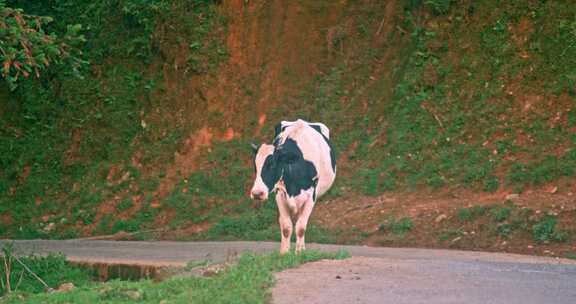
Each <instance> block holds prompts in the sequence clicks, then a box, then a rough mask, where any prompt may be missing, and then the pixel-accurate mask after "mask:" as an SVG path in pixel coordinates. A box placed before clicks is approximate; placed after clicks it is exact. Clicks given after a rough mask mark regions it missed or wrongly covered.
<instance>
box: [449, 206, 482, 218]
mask: <svg viewBox="0 0 576 304" xmlns="http://www.w3.org/2000/svg"><path fill="white" fill-rule="evenodd" d="M486 211H487V208H486V207H485V206H473V207H469V208H462V209H459V210H458V211H457V212H456V217H457V218H458V220H460V221H461V222H468V221H473V220H475V219H477V218H479V217H481V216H483V215H484V214H485V213H486Z"/></svg>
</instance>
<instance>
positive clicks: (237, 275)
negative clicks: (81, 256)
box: [0, 251, 349, 304]
mask: <svg viewBox="0 0 576 304" xmlns="http://www.w3.org/2000/svg"><path fill="white" fill-rule="evenodd" d="M347 257H349V254H348V253H346V252H338V253H322V252H319V251H304V252H302V253H300V254H294V253H289V254H286V255H280V254H278V253H272V254H267V255H254V254H243V255H242V256H241V257H240V259H239V260H238V263H237V264H236V265H234V266H232V267H230V268H229V269H227V270H225V271H223V272H222V273H219V274H217V275H216V276H213V277H173V278H169V279H167V280H165V281H162V282H152V281H140V282H123V281H113V282H109V283H104V284H99V285H93V286H89V287H83V288H78V289H75V290H72V291H69V292H65V293H58V294H38V295H30V294H18V295H13V296H11V297H8V298H5V299H3V300H0V303H6V304H9V303H21V302H22V298H20V297H24V299H25V301H26V303H31V304H34V303H43V304H44V303H46V304H50V303H155V304H157V303H159V302H160V301H163V300H164V301H167V302H168V303H250V304H255V303H268V302H269V301H270V296H271V294H270V288H271V287H272V285H273V284H274V277H273V273H274V272H277V271H281V270H283V269H286V268H291V267H295V266H298V265H300V264H303V263H307V262H313V261H317V260H321V259H344V258H347Z"/></svg>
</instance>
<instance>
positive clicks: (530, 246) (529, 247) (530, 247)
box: [526, 245, 534, 249]
mask: <svg viewBox="0 0 576 304" xmlns="http://www.w3.org/2000/svg"><path fill="white" fill-rule="evenodd" d="M526 248H528V249H532V248H534V246H532V245H528V246H526Z"/></svg>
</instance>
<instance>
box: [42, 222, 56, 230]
mask: <svg viewBox="0 0 576 304" xmlns="http://www.w3.org/2000/svg"><path fill="white" fill-rule="evenodd" d="M54 227H56V224H54V223H49V224H48V225H46V227H44V229H42V230H44V232H50V231H52V230H54Z"/></svg>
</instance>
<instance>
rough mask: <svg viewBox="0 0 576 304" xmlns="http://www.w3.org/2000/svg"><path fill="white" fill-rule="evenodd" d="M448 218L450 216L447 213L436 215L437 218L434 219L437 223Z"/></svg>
mask: <svg viewBox="0 0 576 304" xmlns="http://www.w3.org/2000/svg"><path fill="white" fill-rule="evenodd" d="M447 218H448V216H447V215H446V214H440V215H439V216H437V217H436V219H435V220H434V221H435V222H436V223H440V222H442V221H443V220H445V219H447Z"/></svg>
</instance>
